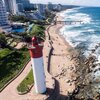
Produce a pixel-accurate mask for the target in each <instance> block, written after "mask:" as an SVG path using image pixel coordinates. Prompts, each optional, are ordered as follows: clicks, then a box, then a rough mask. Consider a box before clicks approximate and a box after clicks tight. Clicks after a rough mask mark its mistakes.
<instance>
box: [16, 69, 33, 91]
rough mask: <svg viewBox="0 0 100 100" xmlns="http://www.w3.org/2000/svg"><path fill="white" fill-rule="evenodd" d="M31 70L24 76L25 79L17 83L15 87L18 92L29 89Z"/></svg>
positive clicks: (31, 83)
mask: <svg viewBox="0 0 100 100" xmlns="http://www.w3.org/2000/svg"><path fill="white" fill-rule="evenodd" d="M33 82H34V79H33V71H32V69H31V71H30V72H29V74H28V75H27V76H26V77H25V79H24V80H23V81H22V82H21V83H20V84H19V86H18V87H17V90H18V92H21V93H25V92H27V91H29V89H30V87H31V86H32V85H33Z"/></svg>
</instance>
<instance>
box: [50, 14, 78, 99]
mask: <svg viewBox="0 0 100 100" xmlns="http://www.w3.org/2000/svg"><path fill="white" fill-rule="evenodd" d="M57 16H58V15H57ZM57 20H61V17H60V16H58V17H57ZM62 27H63V25H62V24H57V25H54V26H51V27H50V28H49V30H48V31H49V34H50V38H51V41H52V47H53V52H52V55H51V63H50V65H51V71H50V72H51V74H52V76H53V77H54V78H55V79H56V80H57V82H58V84H59V85H58V93H59V94H58V97H57V99H58V98H61V99H65V98H67V97H68V94H69V93H73V91H74V90H75V89H76V86H75V81H76V79H77V75H76V74H75V72H76V68H75V66H77V62H76V61H75V59H74V57H75V56H77V53H76V52H75V51H74V50H73V47H71V46H70V45H69V43H68V42H67V41H66V40H65V39H64V37H63V36H61V35H60V29H61V28H62ZM56 59H57V60H56Z"/></svg>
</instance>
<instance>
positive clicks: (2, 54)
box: [0, 48, 11, 59]
mask: <svg viewBox="0 0 100 100" xmlns="http://www.w3.org/2000/svg"><path fill="white" fill-rule="evenodd" d="M10 53H11V50H9V49H7V48H5V49H1V50H0V59H2V58H4V57H6V56H7V55H8V54H10Z"/></svg>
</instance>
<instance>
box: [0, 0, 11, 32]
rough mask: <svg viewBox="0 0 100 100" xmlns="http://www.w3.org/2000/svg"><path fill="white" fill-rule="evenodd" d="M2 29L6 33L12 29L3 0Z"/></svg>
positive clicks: (0, 5) (1, 11) (0, 8)
mask: <svg viewBox="0 0 100 100" xmlns="http://www.w3.org/2000/svg"><path fill="white" fill-rule="evenodd" d="M0 28H1V29H3V31H4V32H9V31H11V29H12V28H11V27H10V25H9V22H8V16H7V12H6V8H5V6H4V4H3V1H2V0H0Z"/></svg>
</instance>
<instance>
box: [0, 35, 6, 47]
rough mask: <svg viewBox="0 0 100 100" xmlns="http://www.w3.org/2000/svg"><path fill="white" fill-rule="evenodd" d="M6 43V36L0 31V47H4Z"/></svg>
mask: <svg viewBox="0 0 100 100" xmlns="http://www.w3.org/2000/svg"><path fill="white" fill-rule="evenodd" d="M6 45H7V41H6V37H5V35H3V34H2V33H0V47H1V48H4V47H6Z"/></svg>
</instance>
